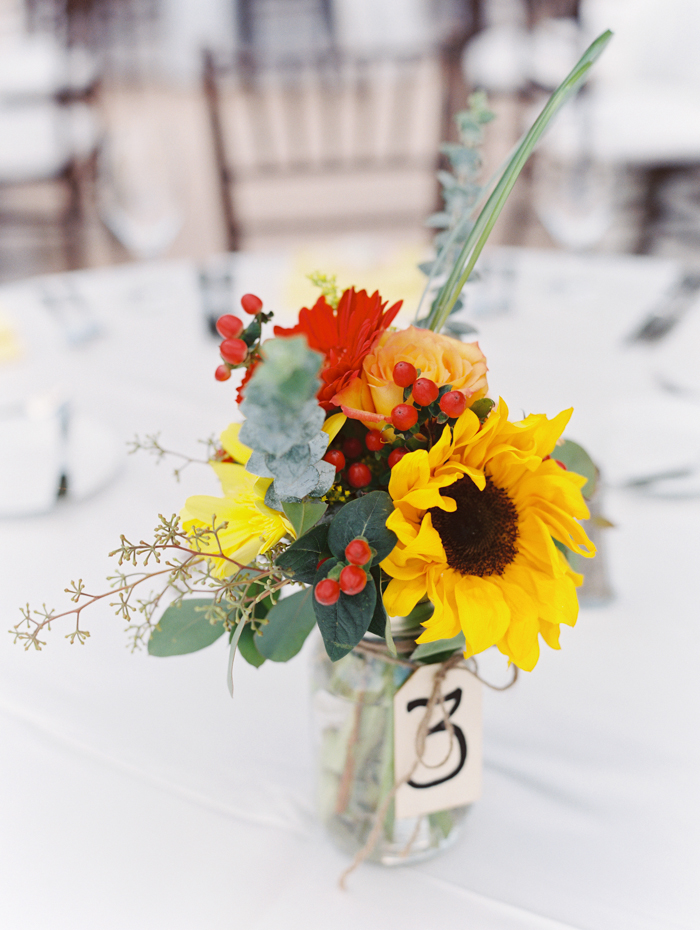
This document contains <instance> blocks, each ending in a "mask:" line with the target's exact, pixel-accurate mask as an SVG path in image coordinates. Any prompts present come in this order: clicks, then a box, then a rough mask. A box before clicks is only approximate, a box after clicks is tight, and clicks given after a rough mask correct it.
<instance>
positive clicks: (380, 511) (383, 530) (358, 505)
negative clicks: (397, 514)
mask: <svg viewBox="0 0 700 930" xmlns="http://www.w3.org/2000/svg"><path fill="white" fill-rule="evenodd" d="M393 512H394V503H393V501H392V499H391V498H390V497H389V495H388V494H387V493H386V491H372V492H371V493H370V494H365V495H363V496H362V497H358V498H357V500H354V501H350V502H349V503H348V504H345V506H344V507H343V508H342V509H341V510H339V511H338V513H337V514H336V515H335V517H334V518H333V522H332V523H331V528H330V530H329V532H328V545H329V547H330V549H331V552H332V553H333V555H334V556H336V558H338V559H344V558H345V547H346V546H347V544H348V543H349V542H352V540H353V539H356V538H357V537H358V536H362V537H363V538H364V539H366V540H367V542H368V543H369V545H370V546H371V548H372V549H375V550H376V555H375V556H374V558H373V559H372V561H371V563H370V564H371V565H377V564H378V563H379V562H381V561H382V559H385V558H386V557H387V556H388V555H389V553H390V552H391V550H392V549H393V548H394V546H395V545H396V534H395V533H393V532H392V531H391V530H389V529H387V526H386V521H387V519H388V518H389V516H390V515H391V514H392V513H393Z"/></svg>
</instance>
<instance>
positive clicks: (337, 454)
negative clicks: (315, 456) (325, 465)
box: [323, 449, 345, 471]
mask: <svg viewBox="0 0 700 930" xmlns="http://www.w3.org/2000/svg"><path fill="white" fill-rule="evenodd" d="M323 461H324V462H330V463H331V465H335V470H336V471H340V470H341V469H343V468H345V456H344V455H343V453H342V452H341V451H340V449H329V450H328V452H326V454H325V455H324V456H323Z"/></svg>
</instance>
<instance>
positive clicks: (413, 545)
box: [381, 400, 595, 671]
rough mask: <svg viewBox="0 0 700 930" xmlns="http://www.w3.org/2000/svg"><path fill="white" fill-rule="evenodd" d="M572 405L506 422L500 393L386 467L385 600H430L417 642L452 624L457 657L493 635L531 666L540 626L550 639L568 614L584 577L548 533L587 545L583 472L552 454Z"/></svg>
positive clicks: (587, 549) (570, 619)
mask: <svg viewBox="0 0 700 930" xmlns="http://www.w3.org/2000/svg"><path fill="white" fill-rule="evenodd" d="M571 412H572V411H571V410H567V411H563V412H562V413H560V414H559V415H558V416H556V417H555V418H554V419H553V420H548V419H547V417H545V416H543V415H533V416H529V417H527V418H526V419H525V420H523V421H521V422H519V423H509V422H508V408H507V407H506V405H505V403H504V402H503V401H502V400H501V401H500V403H499V405H498V407H497V408H495V409H494V410H493V411H492V412H491V414H490V416H489V417H488V419H487V420H486V422H485V423H484V424H483V426H481V427H480V424H479V420H478V418H477V417H476V416H475V415H474V414H473V413H472V412H471V410H466V411H465V412H464V413H463V414H462V416H461V417H460V418H459V419H458V420H457V422H456V424H455V426H454V431H452V430H450V428H449V427H448V426H446V427H445V429H444V431H443V433H442V436H441V438H440V439H439V440H438V442H437V443H436V444H435V445H434V446H433V447H432V449H430V451H423V450H420V451H417V452H412V453H409V454H408V455H405V456H404V457H403V458H402V459H401V461H400V462H399V463H398V464H397V465H395V466H394V468H393V469H392V472H391V480H390V482H389V494H390V495H391V497H392V499H393V501H394V512H393V513H392V514H391V516H390V517H389V519H388V520H387V526H388V527H389V528H390V529H392V530H393V531H394V532H395V533H396V535H397V537H398V543H397V544H396V546H395V547H394V550H393V551H392V552H391V554H390V555H389V556H388V557H387V558H386V559H384V561H383V562H382V563H381V565H382V568H383V569H384V570H385V571H386V572H387V573H388V574H389V575H390V576H391V578H392V580H391V581H390V582H389V585H388V587H387V589H386V591H385V593H384V603H385V606H386V608H387V611H388V612H389V614H391V615H393V616H405V615H406V614H408V613H409V612H410V611H411V610H412V609H413V608H414V607H415V605H416V604H417V603H418V602H419V601H420V600H422V599H423V598H425V597H428V598H429V599H430V600H431V601H432V602H433V604H434V605H435V612H434V613H433V616H432V617H431V618H430V619H429V620H427V621H426V622H425V623H424V626H425V627H426V629H425V632H424V633H422V634H421V636H420V638H419V640H418V641H419V642H432V641H434V640H438V639H449V638H451V637H453V636H456V635H457V634H458V633H459V631H460V630H461V631H462V632H463V633H464V637H465V639H466V643H467V647H466V651H465V656H466V657H469V656H471V655H474V654H475V653H478V652H483V651H484V650H485V649H488V648H489V647H490V646H493V645H496V646H497V647H498V648H499V649H500V651H501V652H503V653H504V654H505V655H507V656H508V657H509V658H510V659H511V660H512V661H513V662H514V663H515V665H517V666H519V667H520V668H522V669H525V670H527V671H530V670H531V669H532V668H534V666H535V665H536V663H537V660H538V658H539V637H538V634H541V636H542V638H543V639H544V641H545V642H546V643H547V644H548V645H549V646H551V647H552V648H554V649H558V648H559V624H560V623H566V624H568V625H570V626H573V625H574V624H575V623H576V617H577V614H578V602H577V598H576V591H575V586H576V585H579V584H581V581H582V578H581V576H580V575H577V574H576V573H575V572H573V571H571V569H570V568H569V566H568V563H567V561H566V559H565V558H564V556H563V555H562V553H561V552H560V551H559V550H558V549H557V547H556V546H555V545H554V542H553V541H552V540H553V539H556V540H558V541H559V542H560V543H563V544H564V545H565V546H568V547H569V548H570V549H572V550H573V551H575V552H579V553H580V554H582V555H584V556H592V555H594V554H595V548H594V546H593V545H592V543H591V542H590V540H589V539H588V537H587V536H586V533H585V532H584V530H583V528H582V527H581V526H580V524H579V523H578V522H577V520H579V519H586V518H587V517H588V515H589V514H588V508H587V507H586V504H585V502H584V500H583V496H582V494H581V491H580V488H581V487H582V486H583V485H584V484H585V481H586V479H585V478H583V477H582V476H581V475H576V474H574V473H573V472H569V471H565V470H564V469H563V468H561V467H560V466H559V465H557V463H556V462H555V461H554V460H553V459H550V458H549V455H550V454H551V453H552V452H553V450H554V447H555V444H556V441H557V439H558V438H559V436H560V435H561V433H562V432H563V430H564V427H565V426H566V424H567V422H568V421H569V418H570V416H571Z"/></svg>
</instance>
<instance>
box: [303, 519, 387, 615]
mask: <svg viewBox="0 0 700 930" xmlns="http://www.w3.org/2000/svg"><path fill="white" fill-rule="evenodd" d="M372 555H373V553H372V550H371V548H370V545H369V543H368V542H367V540H366V539H365V538H364V537H363V536H356V537H355V539H352V540H351V541H350V542H349V543H348V544H347V546H346V547H345V559H346V561H347V563H348V564H347V565H345V566H344V567H343V568H340V565H337V566H336V567H335V569H333V572H335V571H336V569H340V571H339V574H338V577H337V579H336V578H330V577H329V578H324V579H323V581H319V583H318V584H317V585H316V587H315V588H314V597H315V598H316V600H317V601H318V603H319V604H322V605H323V606H324V607H330V606H332V605H333V604H335V603H336V601H337V600H338V598H339V597H340V593H341V591H342V593H343V594H348V595H350V596H352V595H354V594H359V593H360V591H364V589H365V587H366V585H367V569H365V568H364V567H363V566H365V565H368V563H369V562H371V561H372Z"/></svg>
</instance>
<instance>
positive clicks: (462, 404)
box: [440, 391, 467, 417]
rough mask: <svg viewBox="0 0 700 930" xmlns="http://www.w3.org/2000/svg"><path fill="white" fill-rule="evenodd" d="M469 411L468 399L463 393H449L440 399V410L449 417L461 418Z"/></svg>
mask: <svg viewBox="0 0 700 930" xmlns="http://www.w3.org/2000/svg"><path fill="white" fill-rule="evenodd" d="M466 409H467V398H466V397H465V396H464V394H462V392H461V391H449V392H448V393H447V394H443V395H442V397H441V398H440V410H442V412H443V413H446V414H447V416H448V417H459V416H461V415H462V414H463V413H464V411H465V410H466Z"/></svg>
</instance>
